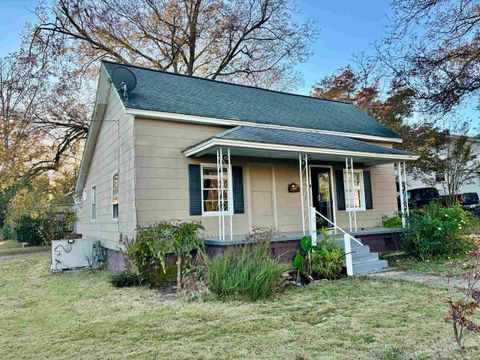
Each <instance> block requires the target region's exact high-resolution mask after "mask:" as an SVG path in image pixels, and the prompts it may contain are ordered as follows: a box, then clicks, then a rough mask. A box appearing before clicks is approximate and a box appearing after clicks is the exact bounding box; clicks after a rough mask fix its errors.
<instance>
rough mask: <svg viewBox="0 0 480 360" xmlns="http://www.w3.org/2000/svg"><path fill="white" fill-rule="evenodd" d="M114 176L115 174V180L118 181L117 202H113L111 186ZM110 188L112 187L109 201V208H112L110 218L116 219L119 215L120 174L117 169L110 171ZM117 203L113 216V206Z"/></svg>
mask: <svg viewBox="0 0 480 360" xmlns="http://www.w3.org/2000/svg"><path fill="white" fill-rule="evenodd" d="M115 176H117V182H118V193H117V202H116V203H114V202H113V195H114V194H113V190H114V186H113V179H114V178H115ZM111 186H112V187H111V189H112V192H111V198H110V203H111V208H112V220H113V221H118V217H119V215H120V206H119V203H120V175H119V173H118V170H117V171H115V172H114V173H112V177H111ZM115 205H117V217H114V211H113V208H114V206H115Z"/></svg>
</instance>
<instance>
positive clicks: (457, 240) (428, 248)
mask: <svg viewBox="0 0 480 360" xmlns="http://www.w3.org/2000/svg"><path fill="white" fill-rule="evenodd" d="M470 216H471V215H470V214H469V213H467V212H466V211H464V210H463V209H462V208H461V207H460V205H458V204H457V205H455V206H454V207H451V208H447V207H444V206H441V205H439V204H438V203H430V204H428V205H426V206H425V207H423V208H422V209H420V210H418V211H416V212H413V213H412V214H411V215H410V219H409V229H408V231H407V232H406V233H405V234H404V238H405V250H406V252H407V254H409V255H410V256H413V257H419V258H431V257H448V256H454V255H458V254H461V253H465V252H466V251H468V250H470V249H471V248H472V244H471V242H470V241H468V239H467V237H466V236H465V233H466V231H467V230H468V229H469V227H470Z"/></svg>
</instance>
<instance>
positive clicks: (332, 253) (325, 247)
mask: <svg viewBox="0 0 480 360" xmlns="http://www.w3.org/2000/svg"><path fill="white" fill-rule="evenodd" d="M322 235H323V238H322V239H321V240H319V241H318V243H317V245H316V246H313V245H312V238H311V237H310V236H304V237H303V238H302V239H301V240H300V248H301V251H299V252H298V253H297V255H296V256H295V258H294V259H293V266H294V267H295V268H296V269H297V270H298V274H299V275H302V276H304V277H305V278H307V280H308V281H312V280H315V279H336V278H339V277H340V275H341V274H342V269H343V259H344V251H343V249H341V248H339V247H338V246H336V245H335V244H334V243H333V239H332V238H331V236H330V235H329V234H328V233H327V231H326V230H325V229H322Z"/></svg>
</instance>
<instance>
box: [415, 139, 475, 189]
mask: <svg viewBox="0 0 480 360" xmlns="http://www.w3.org/2000/svg"><path fill="white" fill-rule="evenodd" d="M458 138H459V136H458V135H449V136H448V137H447V144H446V149H444V150H443V154H441V155H443V156H444V157H446V156H447V152H448V151H449V150H448V149H449V147H451V146H453V144H454V142H455V140H457V139H458ZM467 141H468V142H469V143H470V144H471V145H472V150H473V152H474V154H475V155H476V156H477V157H478V158H479V159H480V139H478V138H476V137H468V138H467ZM445 180H446V179H445V174H443V173H432V174H420V175H416V176H415V177H413V176H411V175H409V176H408V177H407V185H408V189H410V190H415V189H421V188H426V187H435V188H436V189H437V190H438V193H439V194H440V196H443V195H448V184H447V182H446V181H445ZM467 193H474V194H477V196H480V174H477V176H474V177H473V178H472V179H470V180H469V181H467V182H464V183H462V184H461V186H460V188H459V191H458V194H467Z"/></svg>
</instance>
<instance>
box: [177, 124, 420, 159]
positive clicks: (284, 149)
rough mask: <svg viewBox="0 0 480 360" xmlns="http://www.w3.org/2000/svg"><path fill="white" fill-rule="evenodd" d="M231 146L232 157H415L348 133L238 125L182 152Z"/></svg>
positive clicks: (199, 153) (207, 151)
mask: <svg viewBox="0 0 480 360" xmlns="http://www.w3.org/2000/svg"><path fill="white" fill-rule="evenodd" d="M220 147H222V148H227V147H228V148H229V149H230V154H231V156H242V157H258V158H276V159H298V154H299V153H303V154H309V155H310V158H311V160H312V161H328V162H339V161H340V162H343V161H345V157H352V158H353V159H354V161H355V162H360V163H363V164H365V165H379V164H387V163H392V162H395V161H406V160H416V159H417V158H418V156H416V155H413V154H411V153H407V152H404V151H400V150H396V149H389V148H386V147H383V146H379V145H375V144H371V143H367V142H364V141H360V140H355V139H351V138H348V137H345V136H337V135H326V134H318V133H306V132H300V131H291V130H278V129H265V128H254V127H245V126H239V127H236V128H233V129H230V130H227V131H225V132H223V133H221V134H219V135H217V136H215V137H213V138H210V139H208V140H205V141H202V142H200V143H198V144H196V145H194V146H192V147H189V148H187V149H185V150H184V151H183V153H184V154H185V156H188V157H190V156H195V157H199V156H203V155H208V154H211V155H214V154H216V151H217V149H218V148H220Z"/></svg>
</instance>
